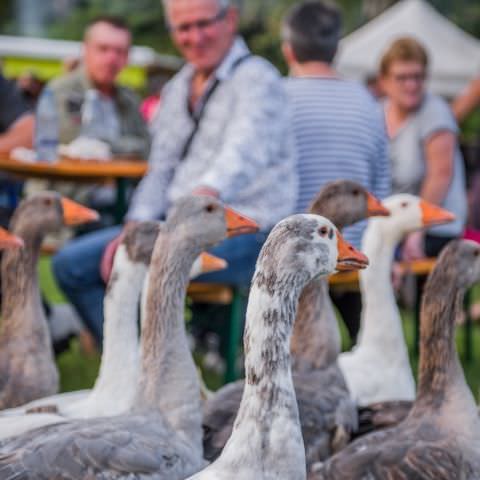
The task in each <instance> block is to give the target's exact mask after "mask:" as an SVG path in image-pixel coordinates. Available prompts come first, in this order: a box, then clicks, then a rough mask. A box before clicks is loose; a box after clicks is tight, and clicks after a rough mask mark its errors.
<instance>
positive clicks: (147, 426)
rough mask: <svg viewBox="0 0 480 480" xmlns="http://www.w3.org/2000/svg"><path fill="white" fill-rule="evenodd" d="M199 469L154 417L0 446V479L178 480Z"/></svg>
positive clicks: (39, 434) (91, 424) (75, 426)
mask: <svg viewBox="0 0 480 480" xmlns="http://www.w3.org/2000/svg"><path fill="white" fill-rule="evenodd" d="M201 467H202V463H201V462H200V461H199V460H196V459H194V458H192V453H191V450H190V448H189V445H188V444H187V443H186V442H182V441H181V440H180V439H179V438H178V436H177V435H176V434H175V432H174V431H173V430H172V429H171V428H170V427H169V426H168V425H167V424H166V422H165V421H163V419H162V418H161V417H160V416H158V415H154V416H148V415H145V416H140V415H138V416H122V417H113V418H96V419H90V420H86V421H72V422H69V423H64V424H60V425H52V426H48V427H42V428H39V429H36V430H33V431H31V432H27V433H26V434H24V435H21V436H19V437H15V438H12V439H9V440H7V441H4V442H2V444H1V445H0V478H2V479H5V480H7V479H8V480H17V479H22V480H23V479H25V480H29V479H32V480H33V479H50V478H58V479H63V478H65V479H77V478H78V479H84V478H89V479H90V478H91V479H95V478H98V479H102V480H110V479H112V480H113V479H117V478H123V476H125V475H127V474H130V475H129V476H128V478H129V479H132V480H133V479H137V478H138V479H140V478H142V479H143V478H152V479H153V478H155V479H156V478H165V479H166V478H168V479H169V480H175V479H183V478H185V477H186V476H188V475H190V474H192V473H194V472H195V471H197V470H198V469H199V468H201Z"/></svg>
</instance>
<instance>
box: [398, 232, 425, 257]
mask: <svg viewBox="0 0 480 480" xmlns="http://www.w3.org/2000/svg"><path fill="white" fill-rule="evenodd" d="M420 258H425V240H424V234H423V232H413V233H410V235H408V236H407V238H406V239H405V241H404V242H403V247H402V260H406V261H411V260H418V259H420Z"/></svg>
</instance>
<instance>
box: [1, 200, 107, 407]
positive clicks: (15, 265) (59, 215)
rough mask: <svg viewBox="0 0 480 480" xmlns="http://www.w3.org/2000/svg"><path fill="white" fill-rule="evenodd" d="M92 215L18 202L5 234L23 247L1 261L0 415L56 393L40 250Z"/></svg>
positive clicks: (69, 206) (60, 204)
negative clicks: (50, 237)
mask: <svg viewBox="0 0 480 480" xmlns="http://www.w3.org/2000/svg"><path fill="white" fill-rule="evenodd" d="M97 218H98V215H97V213H96V212H94V211H92V210H89V209H87V208H85V207H82V206H81V205H79V204H76V203H75V202H72V201H71V200H67V199H65V198H62V197H60V195H58V194H56V193H54V192H44V193H41V194H38V195H35V196H33V197H31V198H29V199H26V200H24V201H22V202H21V204H20V205H19V207H18V208H17V209H16V211H15V212H14V214H13V217H12V220H11V224H10V230H11V231H12V233H14V234H15V235H17V236H18V237H20V238H21V239H22V240H23V242H24V244H25V247H24V248H21V249H17V250H13V249H9V250H7V251H6V252H5V254H4V256H3V258H2V320H1V327H0V409H4V408H9V407H14V406H17V405H22V404H24V403H26V402H28V401H31V400H34V399H35V398H40V397H44V396H46V395H50V394H53V393H55V392H56V391H57V389H58V372H57V369H56V365H55V361H54V358H53V351H52V345H51V339H50V333H49V330H48V325H47V321H46V318H45V314H44V312H43V307H42V304H41V299H40V291H39V288H38V280H37V262H38V257H39V254H40V246H41V243H42V240H43V237H44V235H45V234H46V233H48V232H52V231H56V230H58V229H59V228H60V227H62V226H63V225H65V224H68V225H75V224H78V223H83V222H86V221H92V220H96V219H97Z"/></svg>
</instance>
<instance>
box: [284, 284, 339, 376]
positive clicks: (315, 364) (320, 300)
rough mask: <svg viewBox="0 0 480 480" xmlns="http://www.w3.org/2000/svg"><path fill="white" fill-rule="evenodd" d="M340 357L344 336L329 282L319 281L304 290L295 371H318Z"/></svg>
mask: <svg viewBox="0 0 480 480" xmlns="http://www.w3.org/2000/svg"><path fill="white" fill-rule="evenodd" d="M339 353H340V333H339V331H338V325H337V320H336V317H335V312H334V310H333V306H332V303H331V300H330V297H329V295H328V280H327V279H326V278H316V279H313V280H312V281H311V282H309V283H308V284H307V285H306V286H305V288H304V289H303V291H302V293H301V295H300V299H299V302H298V309H297V317H296V319H295V324H294V327H293V335H292V344H291V354H292V363H293V369H294V370H304V369H315V368H321V367H324V366H326V365H328V364H330V363H331V362H334V361H335V360H336V358H337V356H338V354H339Z"/></svg>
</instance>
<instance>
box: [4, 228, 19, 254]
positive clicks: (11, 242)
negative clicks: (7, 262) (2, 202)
mask: <svg viewBox="0 0 480 480" xmlns="http://www.w3.org/2000/svg"><path fill="white" fill-rule="evenodd" d="M23 245H24V244H23V240H22V239H21V238H19V237H16V236H15V235H12V234H11V233H10V232H7V230H5V229H4V228H1V227H0V250H4V249H5V250H6V249H8V248H21V247H23Z"/></svg>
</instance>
